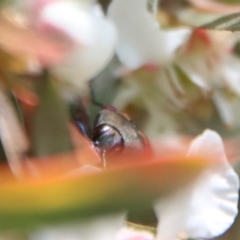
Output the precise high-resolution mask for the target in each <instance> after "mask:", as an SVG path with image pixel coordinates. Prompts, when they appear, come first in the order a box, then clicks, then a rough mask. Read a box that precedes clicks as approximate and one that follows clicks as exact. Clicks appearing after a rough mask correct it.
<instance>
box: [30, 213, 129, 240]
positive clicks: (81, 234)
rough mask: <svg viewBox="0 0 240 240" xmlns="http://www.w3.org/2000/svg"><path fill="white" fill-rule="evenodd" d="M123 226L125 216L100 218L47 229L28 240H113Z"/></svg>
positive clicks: (34, 234)
mask: <svg viewBox="0 0 240 240" xmlns="http://www.w3.org/2000/svg"><path fill="white" fill-rule="evenodd" d="M124 224H125V214H123V213H120V214H115V215H107V216H101V217H98V218H94V219H90V220H86V221H84V222H80V223H78V224H76V223H73V224H68V225H67V226H66V225H62V226H61V225H60V226H57V227H48V228H44V229H42V230H38V231H36V232H33V233H31V234H30V236H29V240H56V239H58V240H66V239H67V240H113V239H114V237H115V236H116V234H117V232H118V231H119V229H121V228H122V227H123V226H124Z"/></svg>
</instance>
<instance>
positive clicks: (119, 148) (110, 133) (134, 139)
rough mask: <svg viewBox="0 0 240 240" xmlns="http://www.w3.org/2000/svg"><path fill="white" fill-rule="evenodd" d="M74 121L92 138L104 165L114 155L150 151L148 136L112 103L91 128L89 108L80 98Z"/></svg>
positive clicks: (97, 117) (100, 112)
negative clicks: (87, 109)
mask: <svg viewBox="0 0 240 240" xmlns="http://www.w3.org/2000/svg"><path fill="white" fill-rule="evenodd" d="M73 120H74V123H75V124H76V126H77V127H78V129H79V130H80V131H81V133H82V134H83V135H85V136H86V137H87V138H89V139H90V141H91V142H92V145H93V148H94V149H95V150H96V151H97V152H98V153H99V154H100V156H101V159H102V165H103V167H104V168H105V167H106V166H107V164H108V163H107V160H108V156H110V155H111V156H113V155H119V154H125V153H127V152H131V153H137V154H143V153H146V152H150V147H149V142H148V139H147V137H146V136H145V135H144V134H143V133H142V132H141V131H140V130H139V129H138V128H137V126H136V125H135V124H134V123H133V122H132V121H131V119H130V118H129V117H128V116H127V115H126V114H124V113H122V112H121V111H119V110H117V109H116V108H114V107H112V106H104V107H103V108H102V109H101V110H100V111H99V113H98V114H97V116H96V118H95V121H94V124H93V127H91V125H90V124H89V123H90V120H89V117H88V115H87V113H86V108H85V107H84V105H83V104H82V103H81V101H80V102H79V103H78V105H77V107H76V109H75V111H74V113H73Z"/></svg>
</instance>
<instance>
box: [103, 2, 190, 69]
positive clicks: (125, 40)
mask: <svg viewBox="0 0 240 240" xmlns="http://www.w3.org/2000/svg"><path fill="white" fill-rule="evenodd" d="M108 17H109V18H111V19H112V20H113V22H114V23H115V25H116V27H117V29H118V35H119V41H118V46H117V49H116V52H117V54H118V56H119V59H120V60H121V61H122V63H123V64H124V65H125V66H127V67H128V68H130V69H136V68H139V67H141V66H142V65H144V64H147V63H156V64H163V63H166V62H168V61H170V60H171V59H172V58H173V54H174V52H175V51H176V49H177V48H178V47H179V46H180V45H181V44H183V43H184V42H185V41H186V39H187V38H188V37H189V35H190V33H191V30H190V29H188V28H183V29H174V30H169V31H163V30H160V26H159V24H158V23H157V21H156V19H155V18H154V16H153V15H152V14H150V13H149V12H148V11H147V0H113V1H112V3H111V4H110V6H109V9H108Z"/></svg>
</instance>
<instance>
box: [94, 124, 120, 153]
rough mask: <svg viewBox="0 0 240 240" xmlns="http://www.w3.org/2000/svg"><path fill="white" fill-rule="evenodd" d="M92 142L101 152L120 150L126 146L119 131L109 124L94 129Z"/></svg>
mask: <svg viewBox="0 0 240 240" xmlns="http://www.w3.org/2000/svg"><path fill="white" fill-rule="evenodd" d="M92 142H93V145H94V147H95V148H96V149H97V151H98V152H100V153H101V154H108V153H115V152H120V151H122V149H123V147H124V142H123V138H122V136H121V134H120V133H119V131H118V130H117V129H116V128H114V127H112V126H109V125H107V124H103V125H100V126H98V127H96V128H95V129H94V131H93V137H92Z"/></svg>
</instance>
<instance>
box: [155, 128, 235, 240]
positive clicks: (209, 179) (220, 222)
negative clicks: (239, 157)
mask: <svg viewBox="0 0 240 240" xmlns="http://www.w3.org/2000/svg"><path fill="white" fill-rule="evenodd" d="M202 153H206V154H207V156H208V157H212V158H213V159H214V160H218V164H216V165H214V166H212V167H211V168H209V169H208V170H206V171H205V172H203V173H202V174H201V176H199V177H198V178H197V179H196V180H195V181H194V182H193V183H190V184H189V186H188V187H186V188H184V189H181V191H179V192H178V193H176V194H174V195H173V196H172V197H171V198H168V199H164V200H162V201H159V203H158V204H157V205H156V213H157V215H158V217H159V219H160V222H159V226H158V237H157V239H158V240H173V239H175V238H176V237H177V236H179V235H183V236H185V237H186V238H189V237H192V238H213V237H216V236H218V235H220V234H222V233H223V232H224V231H226V230H227V229H228V228H229V227H230V226H231V224H232V223H233V221H234V219H235V217H236V215H237V211H238V210H237V203H238V189H239V179H238V176H237V174H236V173H235V172H234V170H233V169H232V167H231V166H230V165H229V163H228V162H227V159H226V155H225V152H224V146H223V143H222V140H221V138H220V136H219V135H218V134H217V133H215V132H213V131H210V130H207V131H205V132H204V133H203V134H202V135H200V136H199V137H197V138H196V139H195V140H194V141H193V142H192V144H191V146H190V149H189V155H190V156H191V155H192V156H196V154H197V155H199V154H202Z"/></svg>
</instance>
